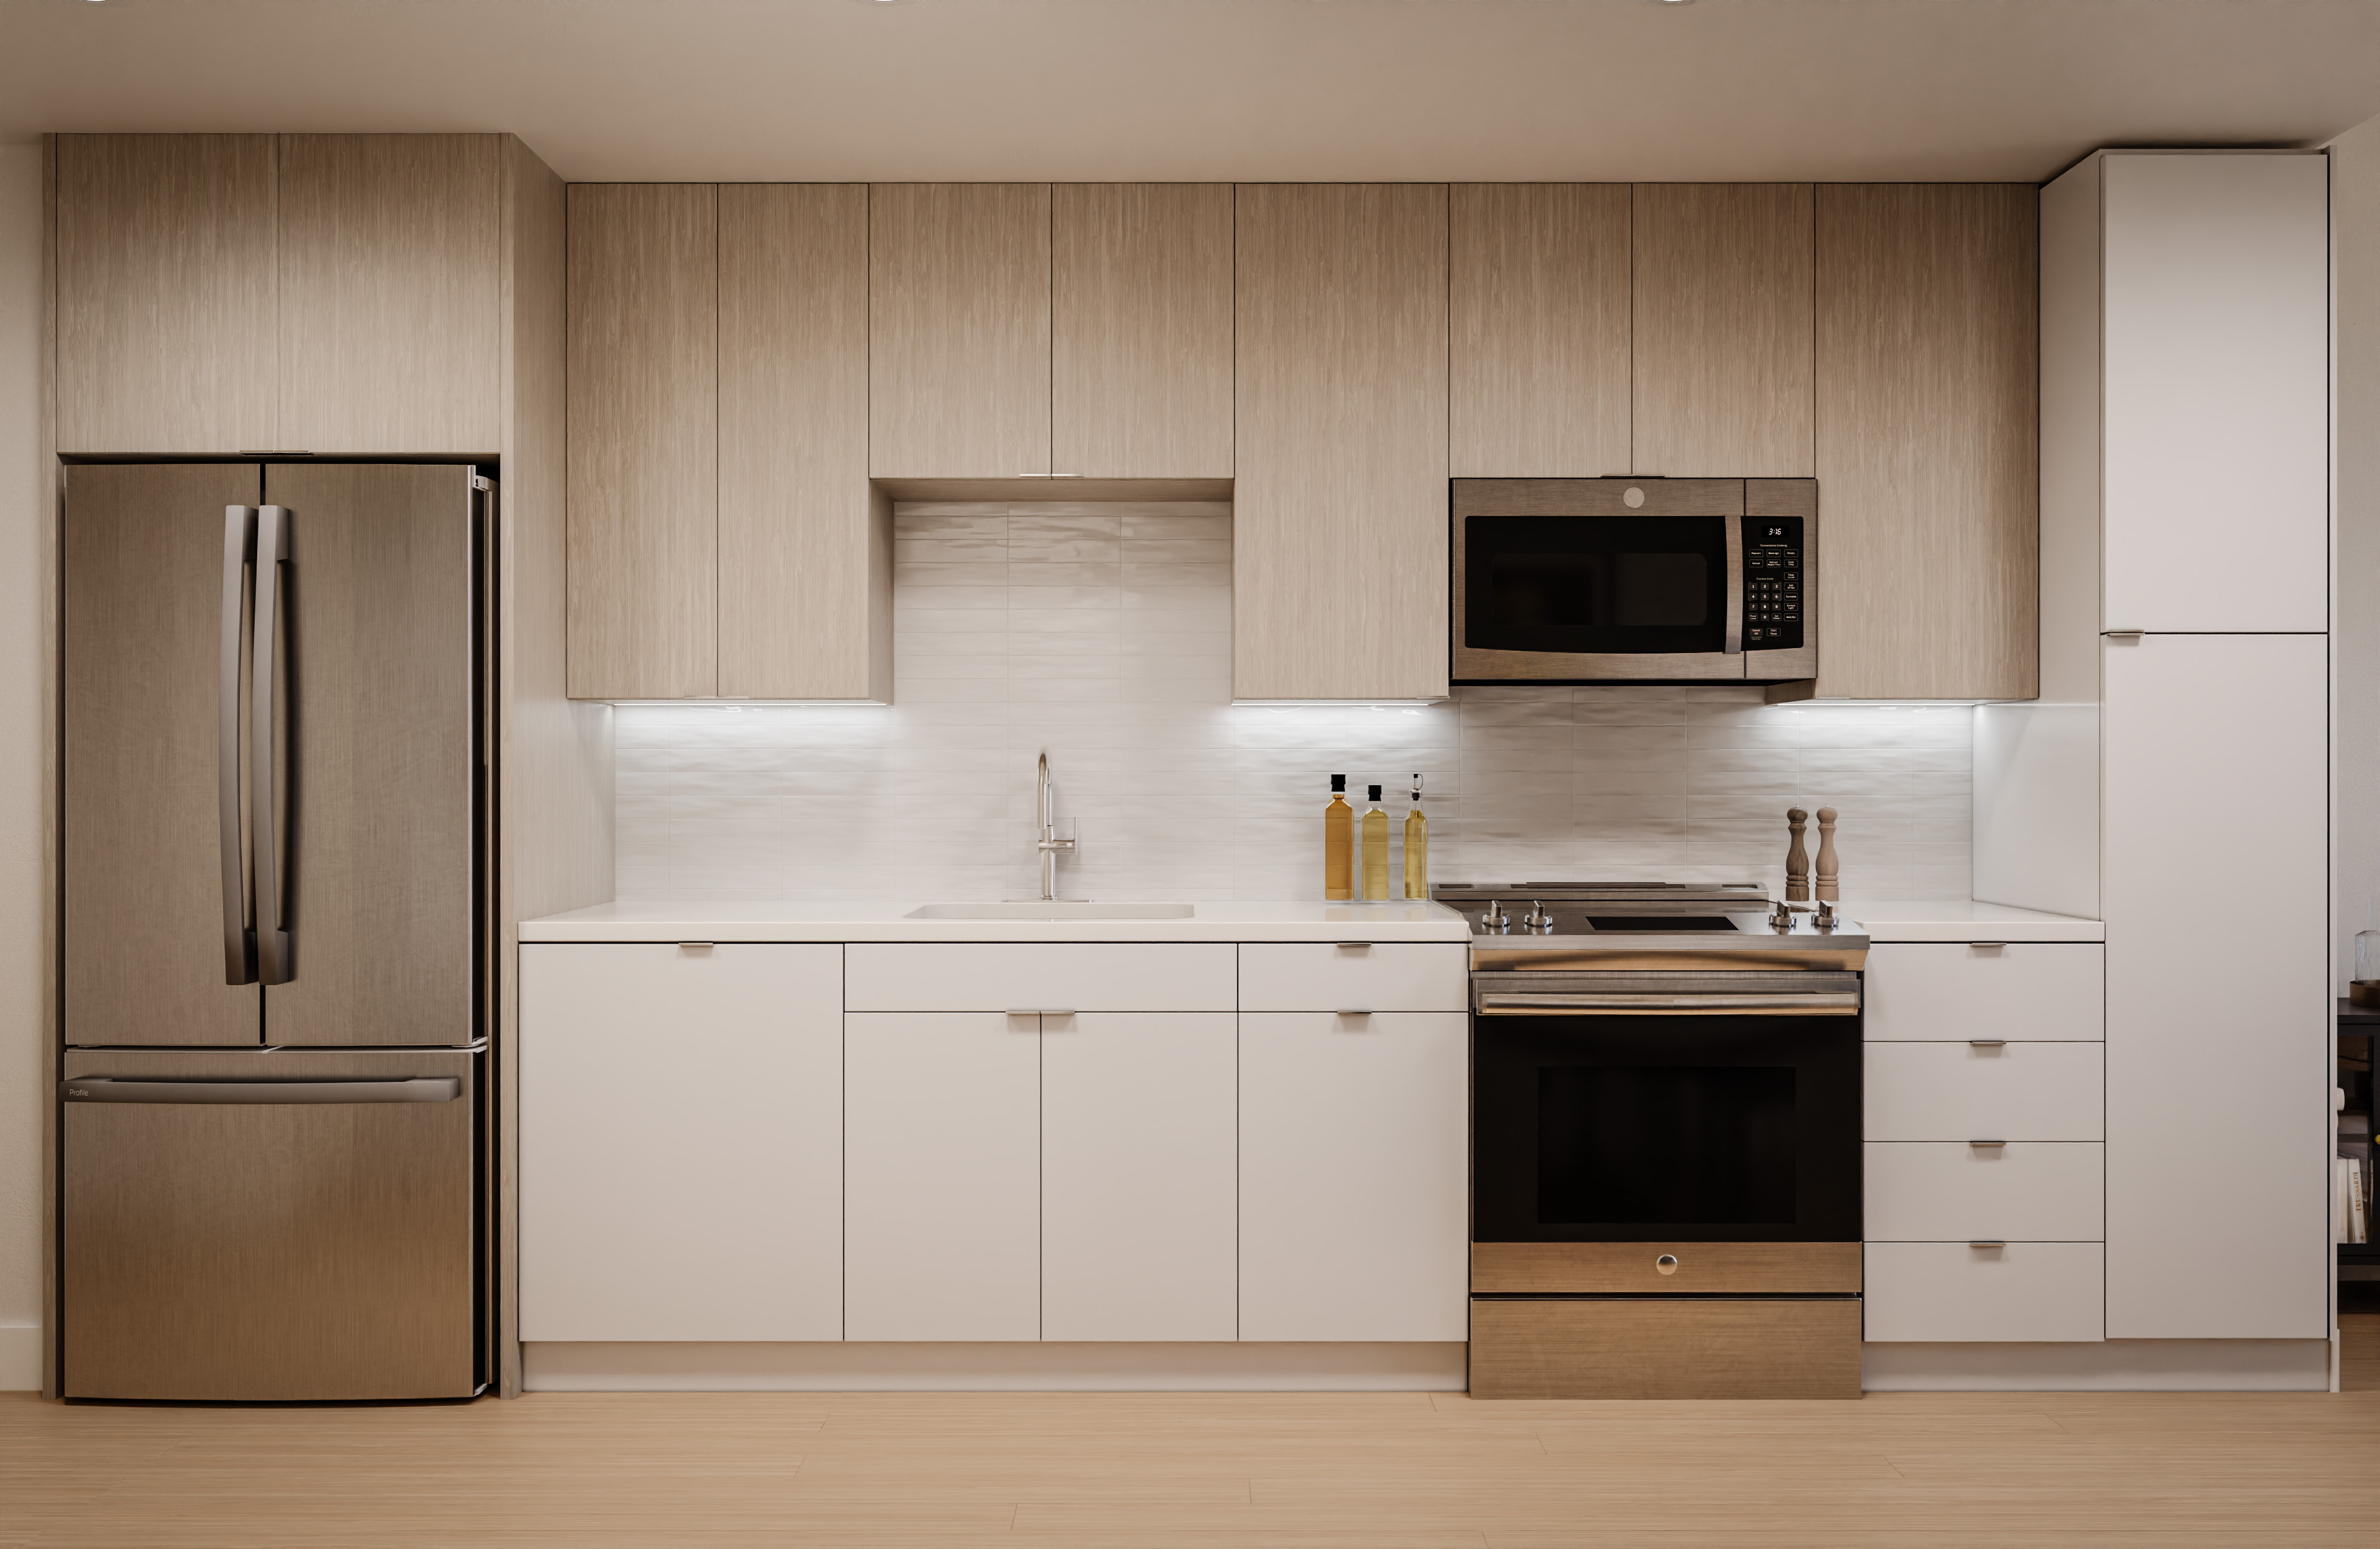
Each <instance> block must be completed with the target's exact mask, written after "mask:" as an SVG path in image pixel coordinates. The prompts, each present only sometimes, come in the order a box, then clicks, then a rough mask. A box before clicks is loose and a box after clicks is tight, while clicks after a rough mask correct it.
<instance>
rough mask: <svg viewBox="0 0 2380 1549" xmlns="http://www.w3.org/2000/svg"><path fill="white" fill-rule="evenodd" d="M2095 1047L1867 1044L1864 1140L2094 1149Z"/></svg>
mask: <svg viewBox="0 0 2380 1549" xmlns="http://www.w3.org/2000/svg"><path fill="white" fill-rule="evenodd" d="M2102 1047H2104V1046H2102V1045H2099V1044H2026V1043H2010V1044H2000V1045H1997V1046H1986V1047H1982V1048H1977V1047H1974V1046H1973V1045H1972V1044H1869V1045H1866V1046H1865V1047H1864V1050H1863V1052H1864V1055H1865V1061H1864V1063H1865V1066H1866V1070H1865V1075H1866V1082H1867V1086H1866V1092H1865V1094H1864V1104H1863V1107H1864V1110H1865V1116H1864V1123H1863V1126H1862V1133H1863V1134H1864V1137H1865V1138H1866V1139H1868V1140H1937V1141H1970V1140H2097V1139H2099V1138H2100V1135H2101V1133H2102V1132H2103V1131H2104V1130H2105V1128H2106V1125H2107V1092H2106V1083H2104V1082H2103V1081H2102V1080H2101V1079H2100V1060H2101V1053H2100V1051H2101V1049H2102Z"/></svg>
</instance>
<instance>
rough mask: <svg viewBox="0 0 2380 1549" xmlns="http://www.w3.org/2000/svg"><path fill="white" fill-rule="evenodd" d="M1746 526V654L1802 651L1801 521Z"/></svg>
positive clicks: (1776, 519)
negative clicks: (1800, 649) (1747, 652)
mask: <svg viewBox="0 0 2380 1549" xmlns="http://www.w3.org/2000/svg"><path fill="white" fill-rule="evenodd" d="M1742 520H1743V648H1744V649H1745V650H1748V651H1779V650H1785V651H1790V650H1798V649H1799V648H1800V647H1801V645H1802V557H1803V556H1802V518H1801V517H1799V516H1746V517H1743V518H1742Z"/></svg>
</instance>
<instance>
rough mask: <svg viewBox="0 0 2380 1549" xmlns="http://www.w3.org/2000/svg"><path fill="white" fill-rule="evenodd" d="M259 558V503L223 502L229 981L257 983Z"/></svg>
mask: <svg viewBox="0 0 2380 1549" xmlns="http://www.w3.org/2000/svg"><path fill="white" fill-rule="evenodd" d="M255 559H256V507H254V506H252V505H227V506H225V507H224V546H223V661H222V669H223V671H222V675H221V677H220V678H219V679H218V681H217V683H216V684H215V810H216V817H217V819H218V821H219V822H220V824H221V827H222V829H223V925H224V983H225V984H227V985H252V984H254V983H256V935H255V933H254V932H253V931H251V930H249V925H248V920H249V914H248V846H247V845H246V844H245V843H244V842H243V841H242V836H241V834H240V831H239V823H240V811H239V730H240V728H239V710H240V700H239V657H240V645H241V638H240V625H241V624H242V623H245V622H247V621H246V618H245V615H246V613H247V611H248V571H249V565H250V564H252V563H255Z"/></svg>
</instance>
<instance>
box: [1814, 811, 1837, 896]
mask: <svg viewBox="0 0 2380 1549" xmlns="http://www.w3.org/2000/svg"><path fill="white" fill-rule="evenodd" d="M1841 874H1842V862H1841V860H1840V858H1838V857H1837V856H1836V854H1835V809H1834V808H1833V807H1830V806H1822V807H1820V808H1819V809H1818V898H1819V901H1820V902H1840V900H1841V898H1842V896H1843V890H1842V886H1841V883H1840V881H1839V880H1838V878H1839V877H1840V876H1841Z"/></svg>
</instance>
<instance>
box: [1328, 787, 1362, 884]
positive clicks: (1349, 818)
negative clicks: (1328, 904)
mask: <svg viewBox="0 0 2380 1549" xmlns="http://www.w3.org/2000/svg"><path fill="white" fill-rule="evenodd" d="M1346 790H1347V777H1346V776H1345V775H1332V776H1331V777H1330V805H1329V806H1326V807H1324V808H1323V809H1322V896H1323V897H1324V898H1334V899H1347V898H1354V896H1355V878H1354V860H1355V809H1354V807H1352V806H1349V805H1347V797H1346Z"/></svg>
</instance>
